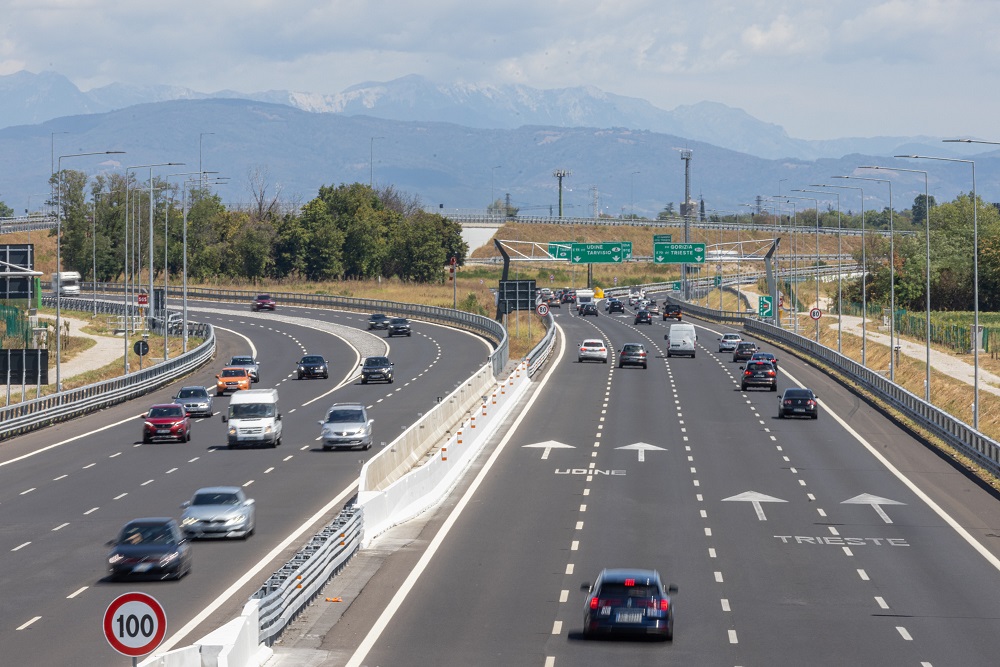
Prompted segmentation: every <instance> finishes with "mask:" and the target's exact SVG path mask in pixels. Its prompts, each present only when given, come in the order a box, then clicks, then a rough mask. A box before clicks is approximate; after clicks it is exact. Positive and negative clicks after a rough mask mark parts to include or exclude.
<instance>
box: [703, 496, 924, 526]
mask: <svg viewBox="0 0 1000 667" xmlns="http://www.w3.org/2000/svg"><path fill="white" fill-rule="evenodd" d="M722 501H723V502H745V503H751V504H752V505H753V508H754V511H756V512H757V519H758V520H759V521H767V517H766V516H764V508H763V507H762V506H761V503H784V502H788V501H787V500H782V499H781V498H775V497H774V496H768V495H764V494H763V493H758V492H756V491H747V492H745V493H741V494H739V495H736V496H732V497H729V498H723V499H722ZM840 504H841V505H871V506H872V508H873V509H874V510H875V512H877V513H878V515H879V516H880V517H882V520H883V521H885V522H886V523H892V519H890V518H889V515H888V514H886V513H885V510H883V509H882V508H881V507H880V506H881V505H905V504H906V503H901V502H899V501H896V500H889V499H888V498H880V497H879V496H873V495H872V494H870V493H862V494H861V495H859V496H855V497H853V498H848V499H847V500H844V501H842V502H841V503H840Z"/></svg>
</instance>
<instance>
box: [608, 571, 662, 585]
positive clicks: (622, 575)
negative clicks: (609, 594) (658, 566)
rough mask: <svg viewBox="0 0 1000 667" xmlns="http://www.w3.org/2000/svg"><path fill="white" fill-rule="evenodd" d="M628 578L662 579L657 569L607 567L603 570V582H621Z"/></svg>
mask: <svg viewBox="0 0 1000 667" xmlns="http://www.w3.org/2000/svg"><path fill="white" fill-rule="evenodd" d="M626 579H641V580H646V579H651V580H653V581H659V580H660V573H659V572H657V571H656V570H643V569H638V568H606V569H604V570H602V571H601V582H602V583H607V582H611V583H621V582H623V581H625V580H626Z"/></svg>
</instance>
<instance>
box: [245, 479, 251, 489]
mask: <svg viewBox="0 0 1000 667" xmlns="http://www.w3.org/2000/svg"><path fill="white" fill-rule="evenodd" d="M251 484H253V480H252V479H251V480H250V481H249V482H247V483H246V484H244V485H243V488H244V489H245V488H246V487H248V486H250V485H251Z"/></svg>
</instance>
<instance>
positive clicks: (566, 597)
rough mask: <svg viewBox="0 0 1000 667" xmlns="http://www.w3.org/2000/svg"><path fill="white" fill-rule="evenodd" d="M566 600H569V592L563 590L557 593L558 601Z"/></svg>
mask: <svg viewBox="0 0 1000 667" xmlns="http://www.w3.org/2000/svg"><path fill="white" fill-rule="evenodd" d="M567 600H569V591H568V590H566V589H565V588H564V589H563V590H561V591H559V601H560V602H566V601H567Z"/></svg>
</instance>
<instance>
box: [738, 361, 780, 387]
mask: <svg viewBox="0 0 1000 667" xmlns="http://www.w3.org/2000/svg"><path fill="white" fill-rule="evenodd" d="M740 370H741V371H743V377H741V378H740V389H741V390H742V391H746V390H747V388H749V387H767V388H768V389H769V390H771V391H778V372H777V371H775V370H774V365H773V364H772V363H770V362H768V361H748V362H747V365H746V366H740Z"/></svg>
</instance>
